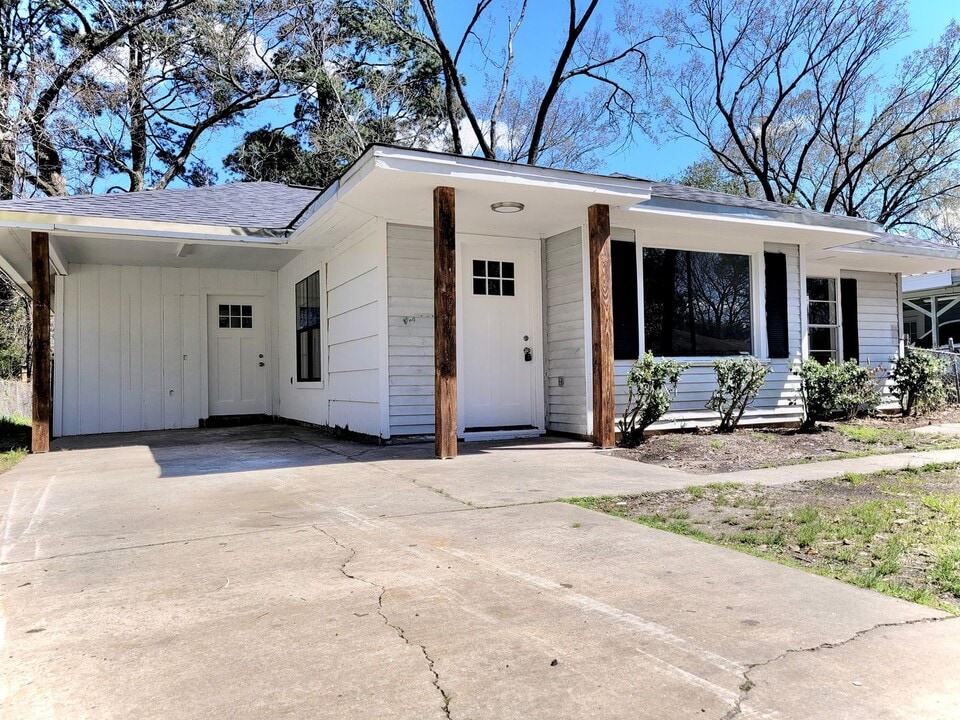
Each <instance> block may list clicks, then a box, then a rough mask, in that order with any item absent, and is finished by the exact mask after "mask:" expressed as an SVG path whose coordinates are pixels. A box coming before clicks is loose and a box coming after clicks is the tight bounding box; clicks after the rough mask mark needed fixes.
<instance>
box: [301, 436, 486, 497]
mask: <svg viewBox="0 0 960 720" xmlns="http://www.w3.org/2000/svg"><path fill="white" fill-rule="evenodd" d="M295 439H296V440H297V442H300V443H302V444H303V445H309V446H310V447H315V448H319V449H320V450H323V451H324V452H328V453H330V454H332V455H337V456H338V457H342V458H343V459H344V460H346V461H347V462H362V463H363V464H364V465H366V466H367V467H371V468H374V469H376V470H379V471H380V472H382V473H386V474H388V475H392V476H394V477H398V478H401V479H402V480H406V481H407V482H410V483H412V484H413V485H415V486H416V487H418V488H422V489H424V490H430V491H431V492H435V493H437V494H438V495H441V496H443V497H445V498H447V499H449V500H453V501H454V502H458V503H460V504H461V505H464V506H466V507H467V508H471V509H474V508H477V505H475V504H474V503H472V502H470V501H469V500H461V499H460V498H458V497H455V496H454V495H451V494H450V493H448V492H447V491H446V490H444V489H443V488H437V487H434V486H433V485H427V484H426V483H421V482H418V481H417V479H416V478H414V477H411V476H410V475H405V474H404V473H402V472H397V471H396V470H391V469H390V468H386V467H381V466H380V465H379V464H378V462H377V461H376V460H373V461H369V460H361V459H360V458H362V457H363V456H364V455H367V454H368V453H371V452H374V451H376V450H381V449H382V448H380V447H374V448H370V449H369V450H364V451H363V452H360V453H357V454H356V455H348V454H347V453H344V452H340V451H339V450H337V449H336V448H333V447H330V446H329V445H324V444H321V443H315V442H310V441H309V440H305V439H303V438H299V437H298V438H295Z"/></svg>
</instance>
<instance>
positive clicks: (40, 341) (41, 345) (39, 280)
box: [31, 232, 53, 453]
mask: <svg viewBox="0 0 960 720" xmlns="http://www.w3.org/2000/svg"><path fill="white" fill-rule="evenodd" d="M31 255H32V265H33V267H32V270H33V283H32V289H33V370H32V379H33V438H32V441H31V449H32V450H33V452H35V453H44V452H47V451H48V450H49V449H50V410H51V402H52V395H53V394H52V393H51V390H50V382H51V376H50V367H51V363H50V237H49V236H48V235H47V233H45V232H35V233H33V234H32V235H31Z"/></svg>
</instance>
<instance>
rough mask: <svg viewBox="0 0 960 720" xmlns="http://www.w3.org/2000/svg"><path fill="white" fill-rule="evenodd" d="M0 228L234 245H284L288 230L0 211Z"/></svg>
mask: <svg viewBox="0 0 960 720" xmlns="http://www.w3.org/2000/svg"><path fill="white" fill-rule="evenodd" d="M0 227H8V228H16V229H21V230H39V231H46V232H69V233H75V234H100V235H103V234H107V235H126V236H137V237H147V238H161V237H162V238H166V239H171V240H189V241H193V242H203V241H212V242H233V243H259V244H268V245H283V244H286V242H287V237H288V236H289V234H290V232H291V231H290V230H289V229H287V228H256V227H241V226H227V225H200V224H193V223H170V222H157V221H142V220H124V219H121V218H105V217H98V216H90V215H62V214H54V213H31V212H22V211H13V210H3V211H0Z"/></svg>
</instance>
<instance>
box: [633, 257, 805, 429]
mask: <svg viewBox="0 0 960 720" xmlns="http://www.w3.org/2000/svg"><path fill="white" fill-rule="evenodd" d="M764 250H765V251H767V252H779V253H783V254H784V255H786V256H787V312H788V324H787V337H788V339H789V350H790V357H789V358H781V359H775V360H769V361H768V363H769V366H770V373H769V374H768V375H767V378H766V382H765V383H764V385H763V388H762V389H761V390H760V392H759V394H758V395H757V398H756V400H754V401H753V403H751V405H750V407H749V408H748V409H747V412H746V413H745V414H744V420H745V421H747V422H749V421H750V420H751V419H764V420H768V419H769V420H773V421H793V420H799V419H800V416H801V407H800V402H799V401H800V397H799V387H800V386H799V378H797V377H796V375H794V374H793V373H792V372H791V368H792V366H793V364H794V363H795V362H797V361H799V360H800V358H801V357H802V330H801V303H802V302H804V293H802V292H801V283H800V252H799V249H798V247H797V246H796V245H785V244H778V243H766V244H765V246H764ZM760 271H761V272H762V270H760ZM755 302H760V303H761V308H762V303H763V299H762V298H759V299H756V300H755ZM762 316H763V313H761V317H762ZM631 366H632V363H631V362H630V361H626V360H618V361H617V362H616V363H615V368H614V376H615V379H616V410H617V418H618V419H619V418H620V417H622V415H623V410H624V407H625V405H626V403H627V385H626V377H627V373H628V372H629V370H630V367H631ZM716 387H717V383H716V375H715V373H714V370H713V361H712V360H711V359H704V360H702V361H696V362H693V363H691V367H689V368H688V369H687V370H686V371H685V372H684V373H683V375H682V376H681V378H680V384H679V385H678V387H677V396H676V399H675V400H674V401H673V403H672V404H671V405H670V411H669V412H668V413H667V414H666V415H665V416H664V417H663V419H662V420H661V421H660V422H659V423H657V424H656V425H654V426H653V427H654V428H656V427H672V426H676V425H680V426H683V425H687V424H689V425H697V424H706V423H711V422H716V421H717V420H718V416H717V413H715V412H713V411H710V410H707V409H706V403H707V400H709V399H710V395H711V394H712V393H713V391H714V389H716Z"/></svg>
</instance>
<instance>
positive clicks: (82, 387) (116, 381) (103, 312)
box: [54, 265, 277, 436]
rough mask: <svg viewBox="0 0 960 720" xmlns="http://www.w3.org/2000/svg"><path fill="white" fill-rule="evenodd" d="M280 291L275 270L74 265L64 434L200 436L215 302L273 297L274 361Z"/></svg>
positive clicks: (61, 418)
mask: <svg viewBox="0 0 960 720" xmlns="http://www.w3.org/2000/svg"><path fill="white" fill-rule="evenodd" d="M276 282H277V278H276V273H273V272H266V271H263V272H255V271H240V270H208V269H203V270H198V269H195V268H158V267H140V266H118V265H71V266H70V268H69V274H68V275H67V276H66V277H64V278H61V279H59V280H58V289H59V290H60V293H61V297H62V300H60V299H58V301H57V303H58V306H59V307H61V311H60V317H59V318H58V319H57V323H56V327H57V335H58V337H57V342H56V345H57V348H58V353H57V358H56V362H57V364H58V367H57V376H58V378H59V379H60V382H59V384H58V386H57V387H56V388H55V401H54V402H55V408H54V434H55V435H57V436H61V435H80V434H82V435H86V434H91V433H104V432H121V431H123V432H127V431H133V430H159V429H168V428H180V427H196V426H197V424H198V422H199V420H200V419H201V418H204V417H206V416H207V365H206V355H205V353H206V327H207V322H206V312H207V303H206V297H207V295H211V294H219V293H231V294H256V295H260V296H262V297H263V298H264V300H265V304H264V307H265V315H266V317H265V318H264V320H265V321H266V322H267V338H266V343H267V359H268V360H269V359H270V358H272V357H273V353H274V351H273V344H274V342H275V332H276V323H275V322H274V318H275V311H274V298H275V296H276ZM266 370H267V374H268V377H270V381H269V382H268V384H267V393H268V397H269V398H271V400H270V401H269V403H268V404H269V408H268V412H275V411H276V402H275V400H274V398H276V390H275V385H274V382H273V378H274V374H273V372H272V369H271V367H270V364H269V363H268V366H267V368H266Z"/></svg>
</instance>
